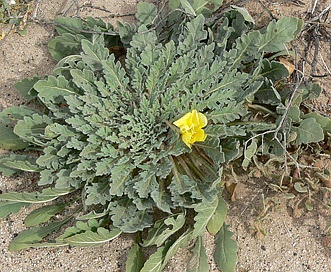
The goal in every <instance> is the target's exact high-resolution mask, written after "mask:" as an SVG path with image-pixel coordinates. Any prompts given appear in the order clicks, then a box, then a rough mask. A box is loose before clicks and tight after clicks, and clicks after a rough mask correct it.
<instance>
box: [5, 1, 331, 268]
mask: <svg viewBox="0 0 331 272" xmlns="http://www.w3.org/2000/svg"><path fill="white" fill-rule="evenodd" d="M221 2H222V1H216V0H215V1H214V0H213V1H200V0H195V1H186V0H185V1H170V8H171V6H173V8H174V10H173V11H172V12H170V14H169V16H168V15H164V14H163V13H162V12H158V11H157V9H156V7H155V6H154V5H152V4H147V3H142V4H141V6H140V7H139V8H138V13H137V19H138V23H137V24H136V25H130V24H128V23H125V24H121V23H119V24H118V29H119V31H118V33H117V32H115V31H114V28H113V27H112V26H107V25H106V24H105V23H103V22H102V21H100V20H95V19H91V18H87V19H86V20H79V19H69V18H67V19H59V20H58V23H59V25H58V27H57V29H58V32H59V34H60V36H59V37H56V38H55V39H54V40H52V41H51V42H50V44H49V49H50V52H51V54H52V55H53V56H54V57H55V58H56V59H57V60H59V62H58V64H57V65H56V67H55V68H54V71H53V74H52V75H50V76H48V77H46V78H45V79H39V78H33V79H25V80H23V81H21V82H20V83H18V84H17V88H18V89H20V90H21V91H22V93H23V95H24V96H25V97H26V98H27V99H29V100H34V99H36V100H37V101H38V102H40V103H41V105H42V106H43V107H44V108H43V110H42V111H39V110H35V109H30V108H28V107H23V106H21V107H13V108H10V109H7V110H5V111H3V112H1V113H0V121H1V124H0V125H1V127H3V130H2V132H1V133H2V134H0V138H1V139H2V140H3V141H1V147H2V148H6V149H9V150H20V149H23V148H26V147H29V148H30V149H34V150H37V151H40V150H42V152H41V154H40V156H38V158H33V157H32V156H24V155H22V156H20V155H13V154H12V155H9V156H3V157H2V158H0V171H1V172H3V173H4V174H7V175H10V174H13V173H15V172H17V171H19V170H25V171H30V172H40V180H39V182H38V184H39V185H40V186H48V187H50V188H48V189H44V190H43V191H42V192H41V193H37V194H24V195H22V196H19V195H17V194H3V195H2V196H1V197H0V200H2V201H4V202H0V204H4V205H1V206H0V208H1V207H3V209H5V210H4V211H3V212H2V213H1V214H3V215H4V216H6V215H8V214H9V213H10V212H17V211H18V210H19V209H20V208H21V207H22V206H25V205H27V204H29V203H43V202H46V201H51V200H54V199H56V198H58V197H61V196H63V195H68V194H71V193H75V192H81V201H80V204H81V210H84V211H91V212H90V213H88V214H85V215H83V216H81V217H78V218H77V220H78V222H77V225H76V226H75V227H71V228H68V229H67V230H66V231H65V233H64V234H63V235H61V236H59V237H58V238H57V244H58V245H61V246H62V245H67V244H72V245H81V246H86V245H97V244H100V243H102V242H106V241H109V240H111V239H113V238H115V237H117V236H118V235H119V234H120V232H127V233H135V232H139V231H142V230H144V229H146V228H149V227H151V226H154V227H153V228H152V229H151V230H150V232H149V234H148V236H147V240H145V241H144V242H143V243H140V242H139V241H138V243H136V244H135V245H134V247H133V248H132V250H131V251H130V256H129V259H130V260H132V262H134V261H135V258H138V256H141V255H142V254H141V249H140V245H142V246H145V245H148V246H150V245H153V244H155V245H157V246H158V247H159V249H158V250H157V252H156V253H154V254H153V255H152V256H151V258H150V259H149V261H147V262H146V263H145V266H144V267H143V268H142V269H143V270H142V271H144V269H145V270H146V271H147V270H148V268H149V266H153V265H154V262H156V263H157V264H158V267H159V269H162V268H163V267H164V266H165V264H166V262H167V260H169V259H170V258H171V256H172V255H173V254H175V252H176V251H177V249H178V248H179V247H181V246H185V245H187V243H188V241H190V240H192V239H194V238H197V244H196V247H195V249H194V255H199V256H202V257H201V258H202V259H201V262H191V263H190V271H193V270H194V266H196V267H208V264H207V263H206V256H205V253H204V247H203V244H202V241H201V235H202V234H203V232H204V231H205V230H206V229H207V230H208V231H210V232H211V233H212V234H213V235H216V234H217V233H219V234H218V236H217V237H218V238H217V239H218V242H219V243H218V244H220V245H222V243H221V241H220V240H222V239H223V240H224V241H227V242H229V244H232V242H233V241H232V240H231V239H230V237H231V235H232V233H231V232H230V231H228V230H227V226H226V225H225V224H224V221H225V217H226V203H225V202H224V200H223V199H222V197H221V194H220V193H221V192H222V183H221V181H222V180H221V175H222V165H223V164H224V163H229V162H231V161H233V160H236V159H238V158H239V157H241V156H243V155H244V159H243V167H244V168H246V167H247V166H248V165H249V163H250V160H251V159H252V158H253V156H254V155H255V154H256V153H257V152H262V153H263V146H262V147H261V143H260V142H259V141H258V139H257V137H256V139H255V138H254V137H255V136H256V135H257V134H258V133H260V132H264V131H268V130H270V131H274V132H275V131H276V130H275V128H276V125H277V122H280V118H277V116H276V117H275V116H274V115H273V117H274V118H273V119H270V118H269V119H265V120H263V121H264V122H257V121H256V120H255V119H254V117H255V114H256V112H254V110H255V109H256V108H257V106H256V105H258V108H259V109H260V108H262V109H263V110H265V111H267V112H270V110H269V111H268V109H269V108H272V107H273V109H274V111H275V112H277V111H279V114H280V112H281V111H282V110H283V109H284V107H285V105H286V103H287V102H288V101H289V99H290V97H291V94H290V92H283V93H282V94H279V93H278V91H277V88H276V83H277V82H279V81H280V80H282V79H284V78H286V77H287V76H288V71H287V69H286V68H285V66H284V65H283V64H281V63H279V62H277V61H274V60H269V59H267V58H265V56H266V54H265V53H278V54H282V51H283V50H285V49H286V47H285V44H286V43H288V42H289V41H291V40H293V39H294V38H295V37H296V35H297V34H298V32H299V31H300V29H301V27H302V21H301V20H298V19H294V18H282V19H280V20H279V21H278V22H271V23H270V24H269V26H268V27H267V28H266V29H264V30H263V31H259V30H253V27H254V20H253V19H252V18H251V17H250V15H249V14H248V13H247V11H246V10H244V9H242V8H239V7H234V8H233V9H232V10H230V11H228V12H226V13H225V15H224V16H223V17H222V19H221V21H220V22H212V21H211V20H210V19H206V18H205V17H204V15H202V14H205V15H206V14H208V13H209V12H211V11H210V9H208V8H207V6H208V5H209V6H210V5H212V6H213V7H215V8H217V7H219V6H220V5H221ZM192 3H193V4H192ZM191 4H192V5H191ZM178 7H182V8H183V9H182V10H181V9H178ZM92 28H93V31H85V30H86V29H90V30H91V29H92ZM83 30H84V31H83ZM91 33H93V34H91ZM314 88H315V90H316V86H315V87H314ZM314 88H308V89H309V90H312V89H314ZM310 93H311V92H309V91H307V92H306V94H304V93H303V94H302V97H299V98H297V99H298V100H300V99H301V101H302V99H304V95H306V97H305V99H307V98H309V95H310ZM291 99H292V98H291ZM252 101H253V102H252ZM254 103H255V106H254ZM248 104H250V105H251V107H249V106H248ZM252 105H253V106H252ZM262 105H268V107H265V108H263V107H262ZM279 105H281V106H279ZM276 106H277V107H276ZM251 108H253V109H254V110H251ZM290 113H291V114H292V115H290V117H291V118H292V119H290V121H289V122H288V123H287V124H288V126H287V127H286V129H287V131H286V133H287V134H288V135H290V134H291V133H292V134H293V133H294V134H295V138H293V137H292V138H293V139H292V142H293V143H294V142H295V143H297V144H301V143H307V142H311V141H319V140H321V139H323V129H324V127H328V124H326V122H327V121H326V120H324V119H321V118H317V117H316V118H315V116H314V115H308V114H307V115H305V116H300V113H298V112H297V109H296V108H293V110H291V111H290ZM302 119H303V121H302ZM253 120H254V121H253ZM266 120H268V121H266ZM322 121H323V122H322ZM312 123H313V124H314V131H311V129H310V125H311V124H312ZM247 139H254V141H253V140H252V141H251V143H250V145H247V142H246V141H247ZM262 144H263V143H262ZM268 144H269V146H268ZM265 145H267V147H268V151H269V152H270V153H276V152H278V151H279V149H277V145H275V144H274V143H272V140H270V141H269V142H267V143H266V144H265ZM261 150H262V151H261ZM243 151H244V152H243ZM283 151H284V150H283ZM284 152H285V151H284ZM27 158H29V160H27ZM63 209H64V207H63V206H46V207H45V208H43V209H41V210H39V211H37V212H36V213H35V214H40V213H43V211H47V212H48V213H49V214H48V215H47V216H43V217H41V218H40V220H39V221H38V222H37V223H36V222H34V220H33V216H30V217H29V220H28V223H29V225H30V226H33V225H35V224H40V223H44V222H47V221H48V220H49V219H50V218H51V217H52V216H53V215H55V214H56V213H59V212H61V211H62V210H63ZM188 209H191V210H192V211H194V213H195V214H196V215H195V217H194V220H195V224H194V226H193V227H191V228H190V227H189V228H187V229H186V231H185V232H183V231H182V230H181V229H182V228H183V226H184V223H185V214H186V211H187V210H188ZM158 213H159V214H161V215H162V216H161V219H159V220H161V221H156V222H155V217H156V214H158ZM71 219H72V218H70V220H71ZM86 220H87V222H85V221H86ZM83 221H84V222H83ZM66 222H67V221H66V220H64V221H61V222H60V223H59V224H56V228H58V227H60V226H62V225H63V224H64V223H66ZM109 226H111V227H109ZM39 228H40V227H39ZM51 230H53V227H52V226H51V227H45V228H44V229H43V233H45V235H47V234H49V232H51ZM29 231H30V232H29V233H28V234H29V235H30V233H32V234H33V235H34V236H33V237H35V236H38V235H37V234H36V233H37V232H38V231H39V229H35V230H34V229H32V230H29ZM177 231H181V232H180V236H179V238H178V239H176V240H175V241H174V240H171V239H170V242H169V237H172V235H173V234H174V233H177ZM220 231H221V232H220ZM84 234H85V235H84ZM26 239H27V234H26V235H22V236H21V237H18V238H17V239H16V242H15V243H16V245H17V244H18V243H19V242H20V241H21V242H23V243H25V247H27V246H26V244H27V243H28V241H27V240H26ZM41 239H42V237H36V240H35V241H30V242H31V245H32V246H40V243H39V242H40V241H41ZM138 244H139V245H138ZM48 245H50V244H48ZM220 247H221V246H220ZM18 248H21V247H20V246H18ZM220 250H222V249H220ZM236 251H237V248H236V246H233V248H232V251H231V252H230V254H235V253H236ZM225 254H228V253H226V252H225ZM216 257H217V262H218V263H220V265H219V266H220V267H223V268H222V269H225V270H224V271H234V270H233V269H234V268H233V267H234V266H235V263H236V258H234V257H233V258H231V263H226V262H225V263H224V260H222V258H223V257H222V256H221V255H219V254H218V255H217V256H216ZM160 260H161V261H160ZM138 264H139V265H138V266H139V267H140V268H141V267H142V266H143V264H142V262H138ZM127 267H133V266H132V265H130V264H128V265H127ZM224 267H225V268H224ZM227 267H230V268H227ZM140 268H139V269H140ZM201 269H202V268H201ZM155 271H160V270H155ZM197 271H198V270H197Z"/></svg>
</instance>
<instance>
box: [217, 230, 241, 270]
mask: <svg viewBox="0 0 331 272" xmlns="http://www.w3.org/2000/svg"><path fill="white" fill-rule="evenodd" d="M232 235H233V233H232V232H231V231H229V230H228V226H227V225H226V224H224V225H223V227H222V228H221V229H220V231H219V232H218V233H217V235H216V238H215V252H214V259H215V262H216V264H217V266H218V268H219V269H220V270H222V272H235V271H236V265H237V261H238V258H237V252H238V245H237V242H236V241H235V240H233V239H232V238H231V237H232Z"/></svg>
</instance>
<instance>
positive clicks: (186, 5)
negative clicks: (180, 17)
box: [180, 0, 197, 16]
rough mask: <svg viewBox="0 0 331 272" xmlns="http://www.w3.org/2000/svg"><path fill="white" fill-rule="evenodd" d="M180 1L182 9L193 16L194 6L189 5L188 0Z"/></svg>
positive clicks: (194, 14)
mask: <svg viewBox="0 0 331 272" xmlns="http://www.w3.org/2000/svg"><path fill="white" fill-rule="evenodd" d="M180 3H181V5H182V7H183V9H184V10H185V12H186V13H188V14H190V15H193V16H197V14H196V13H195V10H194V8H193V7H192V6H191V4H190V3H189V1H188V0H180Z"/></svg>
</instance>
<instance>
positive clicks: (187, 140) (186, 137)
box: [182, 133, 192, 148]
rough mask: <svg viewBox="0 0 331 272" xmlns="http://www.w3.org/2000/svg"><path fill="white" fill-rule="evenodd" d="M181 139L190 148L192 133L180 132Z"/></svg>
mask: <svg viewBox="0 0 331 272" xmlns="http://www.w3.org/2000/svg"><path fill="white" fill-rule="evenodd" d="M182 140H183V142H184V143H185V144H186V145H187V146H188V147H189V148H191V143H192V142H191V141H192V134H191V133H184V134H182Z"/></svg>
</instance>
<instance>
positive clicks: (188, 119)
mask: <svg viewBox="0 0 331 272" xmlns="http://www.w3.org/2000/svg"><path fill="white" fill-rule="evenodd" d="M207 123H208V121H207V118H206V116H205V115H204V114H203V113H200V112H197V111H196V110H193V111H192V112H188V113H186V114H185V115H184V116H183V117H181V118H179V119H178V120H177V121H175V122H174V125H175V126H176V127H178V128H179V129H180V133H181V134H182V140H183V142H184V143H185V144H186V145H187V146H188V147H189V148H191V144H193V143H195V142H203V141H204V140H206V138H207V134H206V133H205V132H204V130H203V129H202V128H203V127H205V126H206V125H207Z"/></svg>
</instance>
